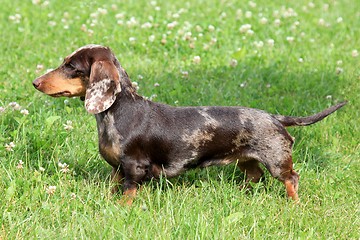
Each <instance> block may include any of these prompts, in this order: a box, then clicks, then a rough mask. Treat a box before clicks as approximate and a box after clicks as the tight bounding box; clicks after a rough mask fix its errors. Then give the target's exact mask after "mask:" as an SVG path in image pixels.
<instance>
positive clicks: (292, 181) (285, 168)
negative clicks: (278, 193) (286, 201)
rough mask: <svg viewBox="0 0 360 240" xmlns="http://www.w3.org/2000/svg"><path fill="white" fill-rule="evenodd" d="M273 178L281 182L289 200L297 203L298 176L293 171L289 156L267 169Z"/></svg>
mask: <svg viewBox="0 0 360 240" xmlns="http://www.w3.org/2000/svg"><path fill="white" fill-rule="evenodd" d="M269 171H270V173H271V174H272V176H273V177H275V178H277V179H278V180H279V181H281V182H282V183H283V184H284V185H285V188H286V193H287V195H288V197H289V198H292V199H293V200H295V201H297V200H298V199H299V197H298V186H299V174H297V172H295V171H294V169H293V162H292V158H291V156H290V157H288V158H286V159H285V161H282V162H281V163H279V164H276V165H275V166H272V167H271V168H270V169H269Z"/></svg>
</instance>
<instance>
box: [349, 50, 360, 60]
mask: <svg viewBox="0 0 360 240" xmlns="http://www.w3.org/2000/svg"><path fill="white" fill-rule="evenodd" d="M351 56H352V57H354V58H355V57H358V56H359V52H358V50H356V49H354V50H352V51H351Z"/></svg>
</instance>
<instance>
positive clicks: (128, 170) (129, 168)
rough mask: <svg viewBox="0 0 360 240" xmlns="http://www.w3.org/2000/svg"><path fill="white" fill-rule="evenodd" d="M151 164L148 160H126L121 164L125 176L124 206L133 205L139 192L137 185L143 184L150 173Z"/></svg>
mask: <svg viewBox="0 0 360 240" xmlns="http://www.w3.org/2000/svg"><path fill="white" fill-rule="evenodd" d="M149 167H150V163H149V160H147V159H142V160H135V159H132V158H129V157H127V158H124V159H123V161H122V163H121V172H122V174H123V175H124V182H123V185H122V188H123V200H122V201H121V202H122V203H123V204H126V205H131V204H132V202H133V200H134V198H135V196H136V191H137V185H139V184H141V183H142V182H143V180H144V179H145V178H146V176H147V175H148V173H149Z"/></svg>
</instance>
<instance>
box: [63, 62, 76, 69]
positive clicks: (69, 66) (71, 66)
mask: <svg viewBox="0 0 360 240" xmlns="http://www.w3.org/2000/svg"><path fill="white" fill-rule="evenodd" d="M65 67H67V68H69V69H71V70H76V67H75V65H74V64H72V63H71V62H69V63H66V64H65Z"/></svg>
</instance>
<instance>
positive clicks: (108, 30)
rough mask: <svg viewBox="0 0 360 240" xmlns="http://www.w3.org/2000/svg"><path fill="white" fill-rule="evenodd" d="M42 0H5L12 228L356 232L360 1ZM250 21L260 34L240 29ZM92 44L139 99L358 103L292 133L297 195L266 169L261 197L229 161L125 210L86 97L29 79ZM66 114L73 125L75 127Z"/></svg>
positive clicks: (3, 78)
mask: <svg viewBox="0 0 360 240" xmlns="http://www.w3.org/2000/svg"><path fill="white" fill-rule="evenodd" d="M32 2H37V1H21V0H14V1H9V0H6V1H3V2H2V3H1V8H2V10H1V14H0V29H1V38H0V52H1V54H0V107H1V113H0V132H1V133H2V134H1V135H0V193H1V197H0V213H1V217H0V239H36V238H40V239H359V238H360V235H359V229H360V212H359V209H360V204H359V196H360V191H359V183H360V181H359V180H360V179H359V176H360V171H359V170H360V165H359V160H360V154H359V152H360V145H359V139H360V134H359V132H360V127H359V126H360V124H359V119H360V114H359V113H360V111H359V109H360V101H359V98H360V84H359V80H360V56H357V57H356V56H352V55H356V52H355V51H354V50H357V51H359V52H360V29H359V22H360V6H359V4H357V1H355V0H343V1H328V2H326V1H325V2H323V1H317V0H316V1H314V2H313V4H311V3H310V2H309V1H304V0H299V1H292V2H290V1H288V2H287V3H284V1H280V0H275V1H265V0H259V1H256V6H254V4H251V2H248V1H236V0H229V1H202V0H196V1H188V2H184V1H159V0H158V1H156V2H155V1H154V2H151V1H143V0H142V1H129V2H127V3H125V2H122V3H119V1H115V0H110V1H104V0H99V1H89V0H85V1H69V0H62V1H59V0H54V1H49V3H48V4H46V1H42V0H40V1H39V2H40V3H38V4H33V3H32ZM163 2H164V3H163ZM239 10H242V14H240V11H239ZM291 10H293V11H291ZM247 11H250V12H251V13H252V16H251V17H250V18H248V17H247V16H246V15H248V14H249V13H246V12H247ZM119 13H123V14H119ZM16 14H18V15H16ZM19 16H20V18H19ZM132 17H133V20H131V19H132ZM261 18H264V19H263V20H261ZM265 19H267V23H261V21H263V22H265ZM276 19H280V22H281V23H280V26H276V24H275V22H276ZM321 19H322V20H321ZM134 20H135V21H134ZM174 21H176V22H177V24H173V25H175V26H174V28H173V29H169V27H171V24H170V26H168V24H169V23H173V22H174ZM121 22H122V23H121ZM145 23H150V24H145ZM83 24H84V26H85V27H84V26H83V27H82V25H83ZM245 24H251V29H252V31H253V34H252V35H251V34H246V33H241V32H240V31H239V29H240V28H241V26H243V25H245ZM210 25H212V26H213V28H212V27H209V26H210ZM147 26H150V28H146V27H147ZM84 29H86V30H84ZM188 32H191V36H190V34H187V33H188ZM164 36H166V43H165V44H164V41H165V40H163V43H161V40H162V39H163V38H164ZM186 36H187V37H186ZM288 37H293V41H291V38H288ZM132 38H135V41H131V40H132ZM186 38H189V40H186ZM269 39H273V40H274V46H269V44H268V40H269ZM152 40H153V41H152ZM289 40H290V41H289ZM260 41H262V43H263V46H262V47H261V42H260ZM255 42H256V43H255ZM89 43H97V44H103V45H107V46H110V47H111V48H112V49H113V51H114V52H115V53H116V55H117V57H118V59H119V60H120V61H121V63H122V65H123V66H124V68H125V69H126V70H127V72H128V74H129V75H130V77H131V78H132V80H133V81H136V82H138V83H139V86H140V89H139V92H140V94H141V95H144V96H148V97H150V96H152V95H153V94H156V97H155V101H159V102H164V103H168V104H171V105H179V106H181V105H243V106H249V107H255V108H260V109H264V110H267V111H269V112H272V113H281V114H286V115H306V114H311V113H314V112H317V111H320V110H322V109H324V108H326V107H328V106H330V105H332V104H335V103H337V102H340V101H342V100H344V99H347V100H348V101H349V103H348V105H347V106H345V107H344V108H343V109H341V110H340V111H338V112H336V113H335V114H333V115H331V116H330V117H329V118H327V119H325V120H323V121H321V122H319V123H317V124H316V125H313V126H310V127H304V128H291V129H289V131H290V132H291V134H292V135H293V136H294V137H295V138H296V143H295V146H294V162H295V169H296V170H297V171H298V172H299V173H300V175H301V179H300V190H299V194H300V198H301V202H300V204H298V205H296V204H294V203H293V202H292V201H289V200H287V199H286V197H285V196H284V187H283V186H282V184H281V183H280V182H278V181H277V180H274V179H272V178H271V177H270V176H269V175H268V174H267V181H266V184H258V185H255V186H254V190H253V192H251V193H246V192H243V191H240V190H239V188H238V185H239V184H240V183H241V182H242V181H243V175H242V174H241V173H240V172H239V170H237V169H236V168H235V167H234V166H233V165H230V166H227V167H220V168H219V167H214V168H208V169H203V170H199V169H198V170H194V171H189V172H187V173H185V174H184V175H182V176H179V177H177V178H173V179H161V180H159V181H154V182H150V183H147V184H145V185H144V186H143V188H142V190H141V191H140V192H139V196H138V197H137V198H136V200H135V202H134V204H133V206H132V207H123V206H121V205H119V204H118V201H119V199H120V198H121V197H120V196H111V195H110V194H109V190H110V188H111V186H110V182H109V177H108V175H109V172H110V167H109V166H108V165H107V164H106V163H105V161H104V160H102V159H101V157H100V156H99V153H98V150H97V132H96V123H95V120H94V118H93V116H91V115H89V114H87V113H86V111H85V109H84V108H83V102H81V101H80V100H79V99H67V100H66V101H64V100H65V99H54V98H50V97H48V96H45V95H44V94H41V93H40V92H37V91H35V90H34V88H33V87H32V85H31V82H32V80H33V79H35V78H36V77H37V76H39V75H40V74H43V73H44V72H45V71H46V69H50V68H55V67H57V66H58V65H59V64H60V63H61V61H62V58H63V57H65V56H66V55H68V54H70V53H71V52H72V51H74V50H75V49H76V48H78V47H80V46H82V45H85V44H89ZM195 56H200V58H201V62H200V63H199V64H195V63H194V62H193V59H194V57H195ZM300 58H301V59H302V60H303V61H301V60H299V59H300ZM232 59H235V60H236V61H237V63H238V64H237V65H236V66H231V65H230V61H231V60H232ZM340 61H341V62H340ZM40 65H42V66H43V67H41V66H40ZM37 68H39V69H37ZM184 72H187V73H188V76H184ZM155 83H159V85H160V86H158V87H155V86H154V84H155ZM11 102H17V103H18V104H19V105H20V108H21V109H20V110H14V109H13V107H11V106H9V104H10V103H11ZM25 109H26V110H28V112H29V114H28V115H24V114H23V113H24V111H23V112H21V110H25ZM69 120H70V121H72V126H73V129H72V130H65V129H64V124H67V121H69ZM11 142H13V143H14V144H15V146H14V147H13V148H12V151H8V150H9V148H10V147H6V146H7V145H9V144H10V143H11ZM7 148H8V149H7ZM20 161H22V164H20V165H19V162H20ZM59 163H66V164H68V167H67V168H66V169H68V170H69V171H68V172H67V173H64V172H63V170H62V168H61V166H59ZM50 186H56V190H55V191H54V193H53V194H50V193H49V187H50Z"/></svg>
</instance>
